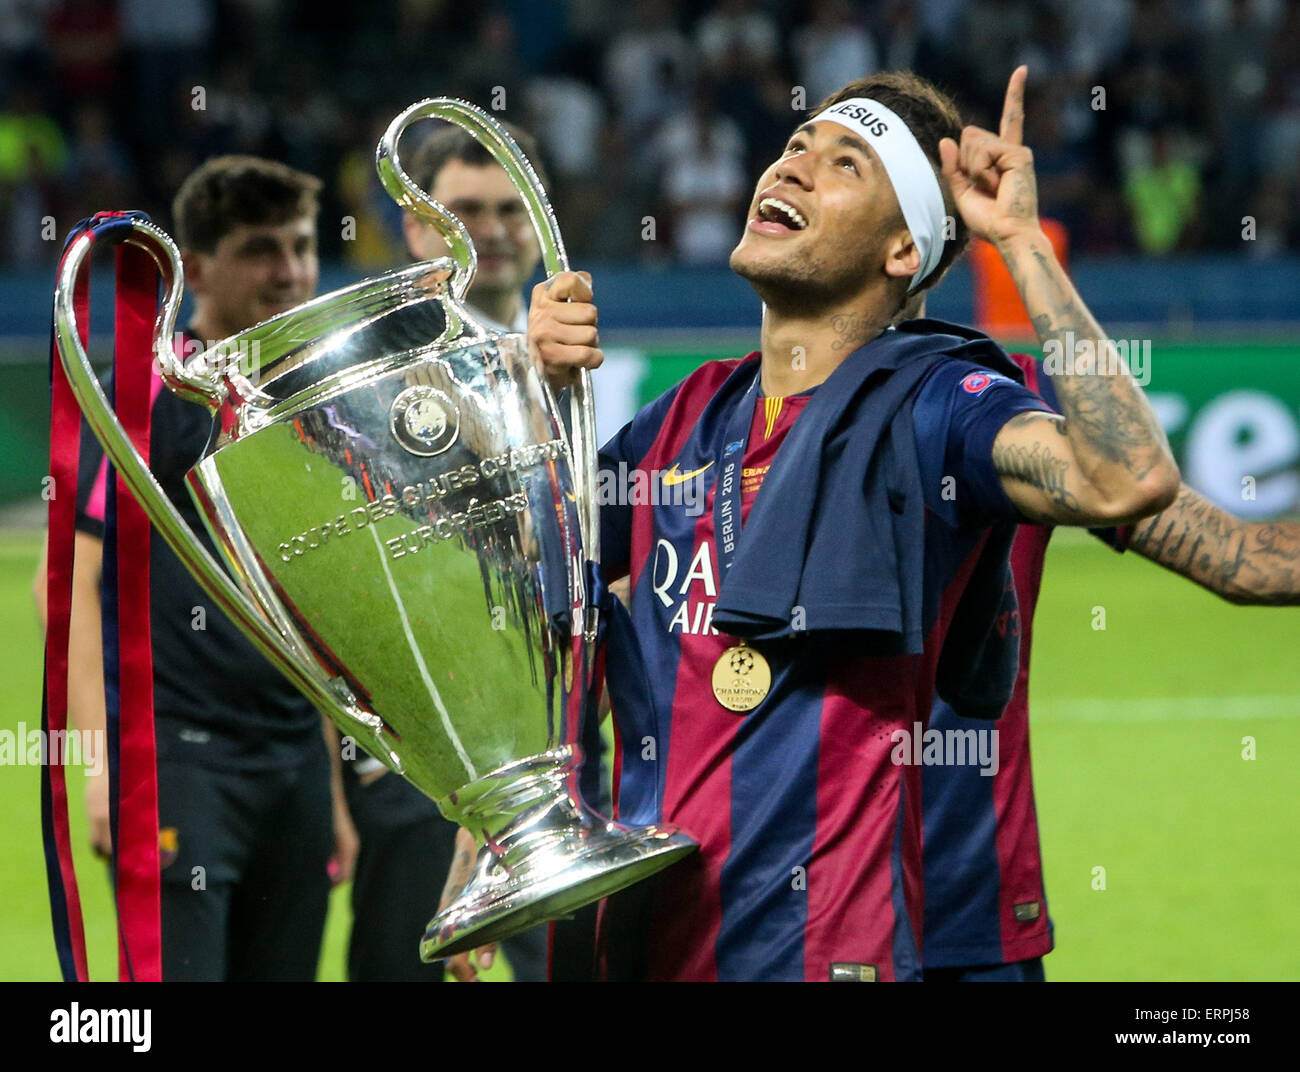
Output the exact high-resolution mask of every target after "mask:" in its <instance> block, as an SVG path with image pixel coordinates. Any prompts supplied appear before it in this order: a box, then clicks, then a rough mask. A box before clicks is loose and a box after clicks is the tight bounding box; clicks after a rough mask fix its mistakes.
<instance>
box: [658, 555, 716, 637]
mask: <svg viewBox="0 0 1300 1072" xmlns="http://www.w3.org/2000/svg"><path fill="white" fill-rule="evenodd" d="M692 586H694V587H692ZM650 587H651V589H652V590H653V592H654V594H655V596H656V598H658V600H659V602H660V604H662V606H663V607H664V609H665V610H672V612H673V613H672V617H671V618H669V619H668V632H670V633H672V632H678V633H685V634H688V635H690V636H702V635H704V634H706V633H707V634H709V635H711V636H717V635H718V631H717V630H716V629H714V628H713V608H714V607H715V606H716V605H717V603H716V601H717V598H718V576H717V572H716V571H715V570H714V568H713V552H712V551H711V550H710V545H709V544H707V543H702V544H700V547H699V550H698V551H696V552H695V557H694V558H692V559H691V561H690V564H689V565H688V566H686V568H685V570H684V571H683V569H682V563H681V556H680V555H678V554H677V548H675V547H674V546H673V545H672V544H671V543H669V542H668V541H667V540H665V539H662V538H660V540H659V542H658V543H657V544H655V555H654V560H653V561H652V562H651V563H650ZM692 597H694V598H692Z"/></svg>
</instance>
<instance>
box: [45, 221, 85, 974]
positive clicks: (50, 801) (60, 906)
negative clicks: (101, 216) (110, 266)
mask: <svg viewBox="0 0 1300 1072" xmlns="http://www.w3.org/2000/svg"><path fill="white" fill-rule="evenodd" d="M70 244H71V243H69V245H70ZM64 256H65V257H66V256H67V251H66V249H65V251H64ZM62 268H63V265H62V262H60V265H59V269H60V272H62ZM73 308H74V309H75V310H76V315H77V327H78V329H79V332H80V335H81V344H82V346H83V347H84V346H85V345H86V340H87V332H88V330H89V324H90V290H89V279H88V277H87V276H86V275H85V274H84V273H83V274H81V275H79V276H78V277H77V280H76V283H75V284H74V286H73ZM54 345H55V346H57V345H58V344H57V342H55V343H54ZM51 356H52V357H53V355H51ZM50 377H51V378H50V478H51V481H52V492H53V494H52V495H51V497H50V531H49V547H48V557H47V568H46V582H45V584H46V587H45V596H46V615H47V623H46V630H45V718H44V724H45V725H44V729H45V731H46V733H47V736H46V740H47V741H54V740H61V739H64V738H63V737H56V736H54V735H55V734H60V732H61V731H66V729H67V726H68V635H69V624H70V623H71V620H72V563H73V556H74V546H75V542H76V520H77V461H78V456H79V453H80V445H81V410H80V409H78V408H77V402H76V399H75V398H74V397H73V395H72V387H71V385H69V383H68V379H67V375H66V374H65V373H64V371H63V363H62V362H61V361H59V360H58V359H57V358H54V359H53V360H52V361H51V368H50ZM47 758H52V756H49V755H47ZM43 782H44V784H43V786H42V803H43V805H44V807H43V812H44V814H43V816H42V823H43V826H44V828H45V835H46V843H47V851H46V871H47V876H48V880H49V885H50V900H51V911H52V912H53V914H54V926H55V941H56V945H57V946H58V953H59V961H60V966H61V968H62V971H63V977H64V980H65V981H71V980H73V979H75V980H78V981H80V982H86V981H88V980H89V978H90V975H89V972H88V970H87V967H86V931H85V926H84V924H83V922H82V917H81V896H80V894H79V892H78V890H77V872H76V869H75V868H74V866H73V863H72V842H71V837H70V834H69V831H68V785H67V778H66V771H65V770H64V767H63V765H62V764H61V763H51V762H47V763H46V764H45V766H44V769H43ZM51 842H52V845H51ZM51 848H52V849H53V853H54V858H53V859H51V852H50V850H51Z"/></svg>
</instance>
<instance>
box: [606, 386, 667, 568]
mask: <svg viewBox="0 0 1300 1072" xmlns="http://www.w3.org/2000/svg"><path fill="white" fill-rule="evenodd" d="M680 389H681V384H680V383H679V384H677V385H676V386H675V387H672V388H670V389H669V390H668V391H666V392H665V393H664V394H662V395H660V396H659V397H658V398H657V399H655V400H654V401H653V402H651V403H649V404H648V405H645V406H642V407H641V409H640V410H638V411H637V414H636V416H634V417H633V418H632V419H631V420H630V421H628V423H627V424H625V425H623V427H622V428H620V429H619V430H618V431H617V432H616V433H614V435H613V437H612V438H611V439H610V440H609V442H608V443H606V444H605V445H604V446H603V447H601V448H600V452H599V465H600V473H599V477H598V482H597V484H596V500H597V502H598V503H599V505H600V562H601V569H602V572H603V573H604V574H605V579H606V580H607V581H610V582H612V581H616V580H618V579H619V578H620V577H623V576H625V575H626V574H627V572H628V570H629V569H630V568H631V559H632V502H631V497H630V496H629V495H628V494H626V491H625V489H627V488H630V487H631V484H632V480H633V476H632V474H633V473H634V472H635V471H636V469H637V467H638V466H639V465H640V464H641V462H642V460H643V459H644V458H645V456H646V454H648V453H649V451H650V448H651V446H653V445H654V441H655V439H656V437H657V436H658V435H659V432H660V429H661V428H662V427H663V423H664V419H665V418H666V417H667V415H668V410H669V409H670V408H671V406H672V404H673V400H674V399H675V398H676V397H677V392H678V391H679V390H680Z"/></svg>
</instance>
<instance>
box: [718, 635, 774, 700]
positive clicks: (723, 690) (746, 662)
mask: <svg viewBox="0 0 1300 1072" xmlns="http://www.w3.org/2000/svg"><path fill="white" fill-rule="evenodd" d="M771 689H772V668H771V667H770V666H768V665H767V660H766V659H764V658H763V655H762V653H761V652H757V651H755V650H754V649H753V648H751V647H750V646H749V645H748V644H737V645H736V646H735V647H734V648H728V649H727V650H726V651H724V652H723V653H722V655H721V656H719V658H718V661H717V662H716V663H714V664H713V695H714V696H716V697H717V698H718V703H720V704H722V706H723V707H725V708H726V709H727V710H728V711H752V710H753V709H754V708H755V707H757V706H758V705H759V704H761V703H762V702H763V701H764V700H765V699H767V694H768V692H770V691H771Z"/></svg>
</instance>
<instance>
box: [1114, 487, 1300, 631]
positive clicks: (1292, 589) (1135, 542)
mask: <svg viewBox="0 0 1300 1072" xmlns="http://www.w3.org/2000/svg"><path fill="white" fill-rule="evenodd" d="M1128 546H1129V549H1130V550H1133V551H1136V552H1137V553H1138V554H1140V555H1142V556H1143V557H1144V558H1149V559H1151V561H1152V562H1158V563H1159V564H1160V565H1162V566H1164V567H1165V568H1166V569H1168V570H1172V571H1173V572H1174V573H1178V574H1181V575H1182V576H1184V577H1186V578H1187V579H1188V580H1191V581H1195V582H1196V583H1197V584H1199V585H1200V586H1201V587H1202V588H1207V589H1209V590H1210V591H1211V592H1214V593H1215V594H1216V595H1219V596H1222V597H1223V598H1224V599H1226V600H1227V601H1228V602H1229V603H1238V604H1242V605H1248V604H1262V605H1268V606H1296V605H1300V522H1296V521H1290V522H1272V521H1243V520H1242V519H1241V518H1239V517H1236V516H1234V515H1233V514H1230V513H1228V511H1227V510H1224V509H1221V508H1220V507H1218V506H1215V505H1214V503H1212V502H1210V501H1209V500H1208V499H1206V498H1205V497H1204V496H1202V495H1199V494H1198V493H1197V492H1195V491H1193V490H1192V489H1191V488H1189V487H1187V486H1186V485H1183V487H1182V488H1181V489H1180V490H1179V492H1178V498H1177V499H1176V500H1175V501H1174V504H1173V505H1172V506H1170V507H1169V508H1168V509H1165V510H1162V511H1161V512H1160V513H1158V514H1156V516H1155V517H1150V518H1147V519H1146V520H1145V521H1142V522H1140V523H1139V524H1138V525H1137V526H1136V528H1134V530H1133V532H1132V533H1131V534H1130V536H1129V540H1128Z"/></svg>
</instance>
